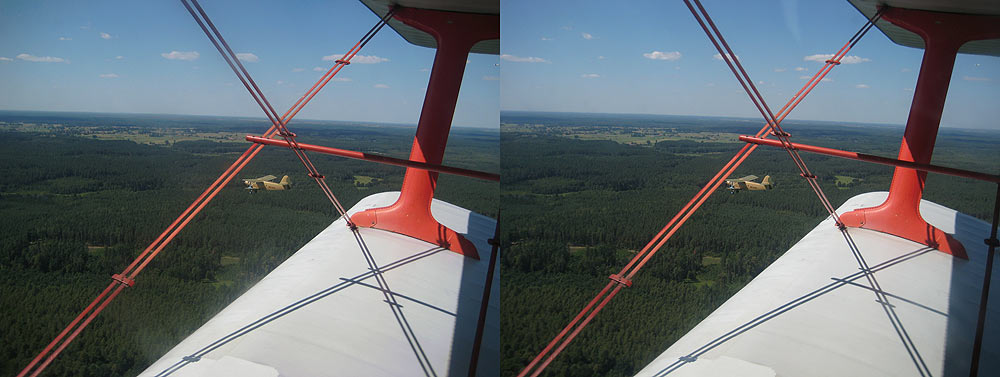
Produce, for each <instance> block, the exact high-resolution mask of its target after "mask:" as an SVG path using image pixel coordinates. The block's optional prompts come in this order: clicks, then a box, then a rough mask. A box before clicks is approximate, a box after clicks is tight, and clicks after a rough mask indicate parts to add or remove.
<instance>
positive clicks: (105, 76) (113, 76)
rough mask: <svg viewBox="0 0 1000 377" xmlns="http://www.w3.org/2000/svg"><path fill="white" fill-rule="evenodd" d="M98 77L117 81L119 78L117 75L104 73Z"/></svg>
mask: <svg viewBox="0 0 1000 377" xmlns="http://www.w3.org/2000/svg"><path fill="white" fill-rule="evenodd" d="M98 76H100V77H101V78H102V79H117V78H118V75H116V74H114V73H102V74H100V75H98Z"/></svg>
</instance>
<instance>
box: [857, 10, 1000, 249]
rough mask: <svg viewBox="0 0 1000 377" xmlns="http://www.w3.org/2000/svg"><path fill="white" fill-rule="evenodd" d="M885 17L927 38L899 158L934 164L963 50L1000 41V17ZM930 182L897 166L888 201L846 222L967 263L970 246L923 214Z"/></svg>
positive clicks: (910, 13)
mask: <svg viewBox="0 0 1000 377" xmlns="http://www.w3.org/2000/svg"><path fill="white" fill-rule="evenodd" d="M882 18H883V19H886V20H888V21H889V22H892V23H893V24H895V25H897V26H900V27H902V28H904V29H907V30H910V31H912V32H914V33H917V34H918V35H920V36H921V37H922V38H923V39H924V46H925V49H924V58H923V63H921V66H920V77H919V78H918V79H917V88H916V89H915V90H914V93H913V102H912V103H911V105H910V114H909V118H908V119H907V122H906V131H904V133H903V141H902V143H901V144H900V146H899V157H898V159H899V160H902V161H912V162H917V163H921V164H929V163H930V162H931V154H932V153H933V152H934V142H935V140H936V138H937V131H938V126H939V125H940V123H941V112H942V111H943V110H944V102H945V98H946V97H947V95H948V84H949V83H950V81H951V74H952V69H953V68H954V66H955V55H956V54H957V53H958V48H959V47H961V46H962V45H963V44H965V42H968V41H973V40H981V39H995V38H1000V28H997V25H1000V16H977V15H966V14H956V13H939V12H927V11H918V10H911V9H901V8H888V9H885V10H884V11H883V16H882ZM926 178H927V172H924V171H917V170H914V169H910V168H902V167H897V168H896V171H895V173H894V174H893V177H892V184H891V185H890V187H889V197H888V198H887V199H886V200H885V202H884V203H882V204H881V205H879V206H878V207H874V208H862V209H858V210H855V211H852V212H849V213H846V214H844V215H843V216H842V220H843V221H844V223H845V224H846V225H847V226H852V227H860V228H865V229H872V230H877V231H880V232H885V233H889V234H892V235H895V236H899V237H903V238H906V239H908V240H911V241H914V242H919V243H922V244H925V245H928V246H931V247H935V248H937V249H938V250H941V251H942V252H945V253H948V254H951V255H954V256H956V257H958V258H962V259H968V256H967V255H966V253H965V247H963V246H962V244H961V243H960V242H959V241H958V240H956V239H955V238H953V237H952V236H951V235H949V234H947V233H945V232H943V231H941V230H940V229H938V228H935V227H934V226H932V225H930V224H928V223H927V221H925V220H924V219H923V217H921V216H920V208H919V206H920V198H921V196H922V194H923V190H924V180H925V179H926Z"/></svg>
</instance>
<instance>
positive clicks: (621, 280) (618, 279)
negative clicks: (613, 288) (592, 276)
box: [608, 274, 632, 287]
mask: <svg viewBox="0 0 1000 377" xmlns="http://www.w3.org/2000/svg"><path fill="white" fill-rule="evenodd" d="M608 279H611V280H612V281H614V282H616V283H618V284H621V285H624V286H626V287H631V286H632V281H631V280H628V279H626V278H625V277H623V276H621V275H618V274H611V276H608Z"/></svg>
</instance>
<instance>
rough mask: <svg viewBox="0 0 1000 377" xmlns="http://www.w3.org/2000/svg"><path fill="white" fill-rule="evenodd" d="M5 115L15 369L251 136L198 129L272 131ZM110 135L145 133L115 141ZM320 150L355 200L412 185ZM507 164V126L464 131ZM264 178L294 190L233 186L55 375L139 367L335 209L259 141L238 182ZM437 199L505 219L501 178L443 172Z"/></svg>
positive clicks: (462, 136) (2, 334) (379, 135)
mask: <svg viewBox="0 0 1000 377" xmlns="http://www.w3.org/2000/svg"><path fill="white" fill-rule="evenodd" d="M0 123H2V124H0V144H2V145H3V146H4V147H3V148H0V176H2V177H3V179H2V180H0V214H2V215H0V375H4V376H9V375H15V374H16V373H17V372H18V371H19V370H20V369H21V368H23V367H24V366H25V365H27V363H28V362H29V361H30V360H31V358H32V357H33V356H34V355H35V354H37V353H38V352H39V351H41V350H42V348H44V347H45V345H46V344H47V343H48V342H49V341H51V340H52V338H53V337H55V336H56V335H57V334H58V333H59V331H60V330H61V329H62V328H63V327H64V326H66V325H67V324H68V323H69V322H70V321H71V320H72V319H73V318H74V317H75V316H76V314H77V313H79V312H80V311H81V310H82V309H83V308H84V307H85V306H86V305H87V304H88V303H89V302H90V301H91V300H92V299H93V298H94V297H95V296H96V295H97V294H98V293H99V292H100V291H101V289H103V288H104V287H105V286H106V285H107V284H108V282H109V281H110V275H111V274H113V273H117V272H119V271H121V270H122V269H123V268H124V267H125V266H126V265H127V264H128V263H129V262H131V261H132V259H133V258H134V257H135V256H136V255H138V253H139V252H141V251H142V249H144V248H145V247H146V246H147V245H148V244H149V243H150V242H152V241H153V240H154V239H155V238H156V237H157V235H159V233H160V232H161V231H162V230H163V229H164V228H166V227H167V225H168V224H170V223H171V222H172V221H173V220H174V219H175V218H176V217H177V216H178V215H179V214H180V213H181V212H182V211H183V210H184V209H185V208H186V207H187V205H188V204H189V203H190V202H191V201H193V200H194V199H195V198H196V197H198V195H199V194H200V193H201V192H202V190H204V189H205V188H206V187H208V185H209V184H210V183H211V182H212V181H213V180H214V179H215V178H216V177H217V176H218V175H219V174H220V173H221V172H222V171H223V170H225V169H226V167H228V166H229V164H230V163H231V162H232V161H233V160H235V159H236V157H237V156H239V154H240V153H242V151H243V150H245V149H246V148H247V147H248V146H249V143H247V142H243V141H238V140H237V141H232V142H219V141H217V140H211V138H210V137H208V140H197V139H199V138H203V139H204V138H206V136H205V134H220V135H221V134H225V133H232V132H239V133H243V134H259V133H260V132H262V131H263V130H264V129H266V128H267V124H266V123H263V122H261V121H259V120H249V119H233V118H219V117H175V116H141V115H135V116H133V115H103V114H67V113H20V112H19V113H9V112H2V113H0ZM289 127H290V128H292V130H293V131H295V132H296V133H298V135H299V140H300V141H302V142H306V143H311V144H319V145H328V146H333V147H339V148H345V149H353V150H360V151H365V152H376V153H381V154H384V155H388V156H393V157H399V158H406V157H407V156H408V153H409V149H410V145H411V143H412V140H413V133H414V128H412V127H401V126H392V125H357V124H348V123H334V122H308V121H302V122H299V121H296V123H295V124H292V125H290V126H289ZM25 129H29V130H33V131H31V132H25V131H24V130H25ZM13 130H18V131H13ZM195 134H198V136H197V137H188V136H190V135H195ZM114 135H128V137H125V138H126V139H134V140H141V141H140V142H138V143H137V142H136V141H134V140H105V139H104V138H106V137H111V136H114ZM164 135H167V136H171V135H176V136H178V138H179V139H180V141H176V142H172V140H175V139H174V138H171V137H166V138H167V139H171V140H163V138H164ZM184 135H188V136H184ZM151 138H154V139H151ZM191 139H193V140H191ZM310 156H311V157H312V159H313V161H314V163H315V164H316V167H317V168H318V170H319V171H320V172H321V173H323V174H325V175H326V177H327V182H328V183H329V185H330V187H331V189H332V190H333V192H334V193H335V194H336V195H337V196H338V198H339V199H340V201H341V202H342V203H343V204H344V206H345V207H347V208H350V207H351V206H352V205H353V204H354V203H356V202H357V201H358V200H360V199H361V198H363V197H365V196H368V195H370V194H372V193H376V192H382V191H393V190H399V187H400V185H401V183H402V178H403V173H404V169H403V168H399V167H395V166H385V165H379V164H374V163H368V162H363V161H356V160H349V159H344V158H338V157H332V156H324V155H318V154H310ZM498 161H499V134H498V132H497V131H496V130H475V129H461V128H456V129H453V131H452V134H451V137H450V143H449V146H448V153H447V154H446V156H445V163H446V164H449V165H454V166H458V167H464V168H473V169H479V170H485V171H493V172H496V171H499V162H498ZM266 174H273V175H276V176H279V177H280V176H282V175H285V174H287V175H289V176H290V177H292V181H293V183H295V186H294V189H293V190H290V191H270V192H269V191H260V192H257V193H254V194H253V195H250V194H249V193H248V192H247V190H244V188H243V185H242V183H241V182H236V181H234V182H231V183H230V184H229V185H228V186H227V187H226V188H225V189H223V191H222V192H221V193H220V194H219V195H218V196H217V197H216V198H215V200H214V201H213V202H212V203H211V204H209V205H208V206H207V207H206V208H205V210H203V211H202V213H201V214H199V215H198V217H196V218H195V220H193V221H192V222H191V224H190V225H188V226H187V227H186V228H185V229H184V230H183V231H182V232H181V233H180V235H179V236H178V237H177V238H176V239H175V240H174V241H173V243H172V244H171V245H170V246H168V247H167V248H166V249H165V250H164V252H163V253H162V254H161V255H160V256H159V257H157V259H156V260H155V261H154V262H153V263H152V264H151V265H150V268H147V269H146V270H145V271H143V273H142V274H141V275H139V276H138V278H137V280H136V286H135V287H133V288H131V289H128V290H126V291H125V292H124V293H123V294H122V295H120V296H119V297H118V298H117V299H116V300H115V302H113V303H112V304H111V305H110V306H109V307H108V308H107V309H106V310H105V311H104V312H103V313H102V314H101V316H100V317H98V319H97V320H95V321H94V322H93V323H92V324H91V325H90V326H89V327H88V328H87V329H86V330H85V331H84V332H83V333H82V334H81V336H80V337H79V338H77V340H75V341H74V342H73V343H72V344H71V345H70V346H69V347H68V348H67V349H66V350H65V351H64V352H63V353H62V354H61V355H60V356H59V358H58V359H57V360H56V361H55V362H54V363H53V364H52V365H51V366H49V368H48V369H46V371H45V375H47V376H131V375H136V374H138V373H139V372H141V371H142V370H143V369H145V368H146V366H148V365H149V364H151V363H152V362H153V361H155V360H156V359H158V358H159V357H160V356H162V355H163V354H164V353H165V352H166V351H167V350H169V349H170V348H172V347H173V346H174V345H176V344H177V343H178V342H179V341H180V340H182V339H183V338H184V337H186V336H187V335H188V334H190V333H191V332H192V331H193V330H195V329H197V328H198V327H199V326H200V325H201V324H203V323H204V322H205V321H206V320H207V319H208V318H210V317H211V316H212V315H214V314H215V313H216V312H217V311H219V310H220V309H222V308H223V307H225V305H227V304H228V303H229V302H231V301H232V300H233V299H234V298H236V297H237V296H239V295H240V294H241V293H242V292H244V291H245V290H246V289H248V288H249V287H250V286H252V285H253V284H254V283H255V282H257V281H258V280H260V279H261V278H262V277H263V276H264V275H266V274H267V273H268V272H269V271H270V270H271V269H273V268H274V267H276V266H277V265H278V264H280V263H281V262H282V261H284V260H285V259H286V258H287V257H288V256H290V255H291V254H292V253H294V252H295V251H296V250H298V249H299V248H300V247H301V246H302V245H304V244H305V243H306V242H308V241H309V240H310V239H311V238H312V237H313V236H315V235H316V234H317V233H319V232H320V231H321V230H322V229H324V228H326V227H327V226H328V225H329V224H330V223H331V222H333V221H334V220H335V219H336V212H335V211H334V210H333V208H332V206H331V205H330V204H329V203H328V202H327V201H326V198H325V197H324V196H323V195H322V193H321V191H320V190H319V189H318V188H317V187H315V184H312V183H311V182H309V180H308V177H306V176H305V169H304V168H303V167H302V166H301V163H300V162H299V161H298V160H297V159H296V158H295V156H294V155H293V154H292V153H291V152H290V151H287V150H283V149H281V148H274V147H266V148H264V150H263V151H262V152H261V153H260V154H259V155H258V156H257V157H256V159H254V160H253V162H251V163H250V164H249V165H247V167H246V168H245V169H244V170H243V171H242V172H241V173H240V174H239V175H238V178H243V177H248V178H255V177H259V176H263V175H266ZM435 197H436V198H439V199H442V200H445V201H448V202H450V203H452V204H456V205H459V206H462V207H465V208H468V209H470V210H473V211H475V212H478V213H481V214H484V215H487V216H490V217H496V216H497V210H498V208H499V203H498V198H499V185H498V184H496V183H487V182H481V181H476V180H472V179H468V178H462V177H452V176H442V177H441V179H440V180H439V184H438V190H437V194H436V195H435Z"/></svg>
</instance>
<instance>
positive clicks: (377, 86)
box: [374, 84, 389, 89]
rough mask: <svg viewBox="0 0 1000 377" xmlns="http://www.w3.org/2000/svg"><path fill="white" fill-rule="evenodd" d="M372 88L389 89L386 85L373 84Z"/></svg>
mask: <svg viewBox="0 0 1000 377" xmlns="http://www.w3.org/2000/svg"><path fill="white" fill-rule="evenodd" d="M374 87H375V88H378V89H388V88H389V86H388V85H386V84H375V86H374Z"/></svg>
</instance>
